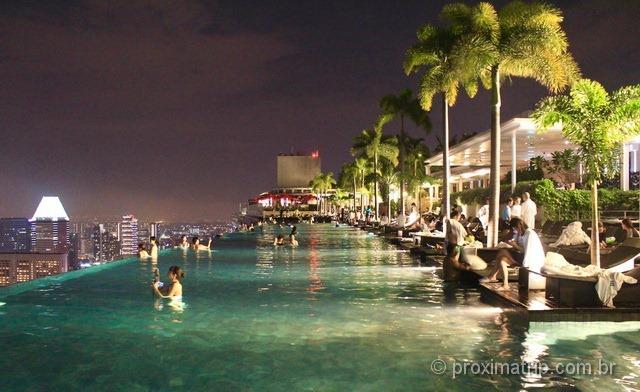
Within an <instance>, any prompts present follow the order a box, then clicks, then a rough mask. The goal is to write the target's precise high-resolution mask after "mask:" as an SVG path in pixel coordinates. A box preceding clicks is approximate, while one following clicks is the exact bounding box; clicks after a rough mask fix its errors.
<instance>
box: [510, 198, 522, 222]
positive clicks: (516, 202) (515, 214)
mask: <svg viewBox="0 0 640 392" xmlns="http://www.w3.org/2000/svg"><path fill="white" fill-rule="evenodd" d="M521 214H522V206H521V205H520V198H519V197H515V198H514V199H513V205H512V206H511V217H512V218H520V215H521Z"/></svg>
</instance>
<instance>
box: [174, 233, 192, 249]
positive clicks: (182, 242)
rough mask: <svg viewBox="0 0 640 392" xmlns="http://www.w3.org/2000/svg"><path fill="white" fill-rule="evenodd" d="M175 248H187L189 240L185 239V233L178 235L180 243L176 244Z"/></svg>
mask: <svg viewBox="0 0 640 392" xmlns="http://www.w3.org/2000/svg"><path fill="white" fill-rule="evenodd" d="M176 248H180V249H189V241H187V236H186V235H181V236H180V243H179V244H178V245H177V246H176Z"/></svg>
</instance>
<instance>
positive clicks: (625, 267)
mask: <svg viewBox="0 0 640 392" xmlns="http://www.w3.org/2000/svg"><path fill="white" fill-rule="evenodd" d="M557 253H560V254H561V255H562V256H564V258H565V259H567V261H568V262H570V263H571V264H576V265H589V264H591V256H590V254H589V252H588V251H587V252H585V251H580V250H576V249H573V248H558V249H557ZM638 257H640V238H627V239H626V240H624V241H623V242H622V243H621V244H620V245H618V246H617V247H616V248H615V249H614V250H613V251H612V252H611V253H605V254H601V255H600V268H602V269H606V270H609V271H612V272H625V271H629V270H631V269H633V268H634V264H635V259H637V258H638Z"/></svg>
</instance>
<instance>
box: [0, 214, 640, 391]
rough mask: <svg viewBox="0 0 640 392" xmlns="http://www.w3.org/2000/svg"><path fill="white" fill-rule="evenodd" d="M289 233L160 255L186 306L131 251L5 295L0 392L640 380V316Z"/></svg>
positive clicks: (593, 385)
mask: <svg viewBox="0 0 640 392" xmlns="http://www.w3.org/2000/svg"><path fill="white" fill-rule="evenodd" d="M298 229H299V236H298V239H299V242H300V247H298V248H296V249H291V248H288V247H285V248H274V246H273V245H271V243H272V241H273V238H274V235H276V234H278V233H279V232H283V233H285V234H286V233H288V230H285V229H280V228H278V227H265V229H264V233H256V234H233V235H229V236H228V237H227V238H224V239H221V240H218V241H217V242H215V243H214V246H215V248H216V249H215V251H213V252H211V253H209V252H199V253H197V254H196V253H194V252H192V251H188V252H182V251H178V250H171V251H168V252H165V253H163V254H161V256H160V259H159V261H158V264H157V266H158V267H159V268H160V271H161V273H162V276H163V277H164V276H165V274H166V271H167V269H168V268H169V266H170V265H173V264H177V265H180V266H182V267H184V269H185V270H186V273H187V276H186V278H185V279H184V281H183V287H184V302H185V304H186V305H185V306H184V307H183V308H180V307H173V306H169V303H167V302H166V300H161V301H159V300H155V299H154V298H153V296H152V295H151V291H150V288H149V284H150V280H151V271H152V268H153V267H154V266H153V265H152V264H151V263H149V262H140V261H138V260H128V261H123V262H120V264H119V265H117V266H114V267H113V268H109V269H106V270H103V271H100V272H97V273H85V274H82V276H79V277H77V278H75V279H69V280H66V281H63V282H59V283H53V284H52V285H50V286H47V287H40V288H34V289H32V290H29V291H25V292H22V293H19V294H15V295H10V296H5V298H0V301H2V302H5V303H6V304H5V305H4V306H1V307H0V340H1V342H2V356H0V366H1V368H2V380H1V385H2V386H1V387H0V389H1V390H2V391H8V390H16V391H45V390H46V391H71V390H108V391H163V390H185V391H202V390H204V391H213V390H219V391H234V390H247V391H249V390H259V391H262V390H276V391H278V390H287V391H298V390H320V391H325V390H326V391H354V390H358V391H360V390H362V391H379V390H382V391H387V390H403V391H404V390H406V391H414V390H415V391H428V390H473V391H481V390H523V389H537V388H545V387H561V388H564V389H565V390H567V389H573V388H575V389H576V390H594V391H595V390H624V389H627V390H634V389H638V388H639V386H638V381H639V380H638V377H640V376H639V375H640V343H639V341H640V339H638V338H639V337H640V334H639V333H638V331H640V323H618V324H616V323H556V324H544V323H543V324H531V325H527V324H526V323H524V322H521V321H518V320H519V318H518V317H517V315H516V314H512V313H509V312H507V311H502V310H500V309H498V308H495V307H492V306H489V305H486V304H483V303H482V302H481V301H480V295H479V293H478V291H477V290H476V289H475V288H473V287H470V288H469V287H468V288H464V287H452V286H446V285H444V284H443V282H442V280H441V271H439V270H436V269H434V268H429V267H419V266H418V265H417V264H416V263H415V260H414V259H412V258H411V257H410V255H409V254H408V253H403V252H400V251H398V250H396V248H394V247H393V246H391V245H388V244H386V243H385V242H384V241H383V240H382V239H380V238H377V237H375V236H372V235H368V234H367V233H364V232H362V231H357V230H354V229H352V228H348V227H340V228H336V227H333V226H330V225H312V226H305V225H300V226H298ZM0 293H1V292H0ZM5 295H6V292H5ZM434 360H440V361H442V363H444V365H445V366H446V369H445V370H444V372H443V373H444V374H441V375H439V374H435V373H434V371H436V372H441V371H442V369H441V368H438V366H440V364H441V363H437V364H436V365H434V362H433V361H434ZM598 360H601V361H605V362H607V363H608V362H615V368H614V372H613V374H612V375H596V376H588V375H587V376H583V375H566V374H561V373H558V372H549V373H546V374H543V375H539V374H534V373H531V372H530V373H527V374H511V375H491V374H479V375H472V374H467V375H463V374H461V375H456V377H455V378H453V373H452V372H453V368H454V367H455V366H456V364H457V365H460V364H461V363H464V361H466V362H468V363H474V362H473V361H476V363H488V362H493V363H509V362H514V363H520V362H523V361H524V362H526V363H533V362H537V361H541V362H544V363H547V364H550V365H553V364H558V363H560V364H566V363H577V362H580V361H589V362H594V361H598ZM475 370H478V369H475ZM469 371H470V372H472V371H473V369H469Z"/></svg>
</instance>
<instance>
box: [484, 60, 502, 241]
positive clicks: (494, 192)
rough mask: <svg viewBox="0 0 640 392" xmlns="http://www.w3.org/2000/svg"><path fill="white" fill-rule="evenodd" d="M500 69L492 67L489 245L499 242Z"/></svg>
mask: <svg viewBox="0 0 640 392" xmlns="http://www.w3.org/2000/svg"><path fill="white" fill-rule="evenodd" d="M500 105H501V102H500V71H499V69H498V66H497V65H496V66H494V67H493V68H492V69H491V174H490V176H489V181H490V182H491V184H490V186H491V199H490V204H489V232H488V234H487V246H488V247H494V246H496V245H497V244H498V208H499V204H500Z"/></svg>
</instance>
